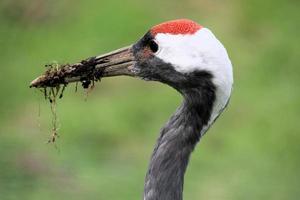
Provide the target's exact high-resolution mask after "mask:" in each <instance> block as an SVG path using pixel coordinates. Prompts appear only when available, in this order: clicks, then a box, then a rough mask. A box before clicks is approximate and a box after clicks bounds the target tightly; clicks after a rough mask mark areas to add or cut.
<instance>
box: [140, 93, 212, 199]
mask: <svg viewBox="0 0 300 200" xmlns="http://www.w3.org/2000/svg"><path fill="white" fill-rule="evenodd" d="M180 92H181V93H182V95H183V102H182V104H181V106H180V107H179V108H178V109H177V110H176V112H175V113H174V114H173V115H172V117H171V118H170V119H169V121H168V122H167V124H166V125H165V126H164V127H163V128H162V130H161V132H160V136H159V138H158V139H157V143H156V145H155V148H154V151H153V153H152V157H151V160H150V164H149V169H148V173H147V175H146V179H145V188H144V200H182V192H183V182H184V174H185V171H186V168H187V165H188V162H189V157H190V154H191V153H192V151H193V149H194V147H195V146H196V144H197V143H198V141H199V140H200V138H201V133H203V131H202V130H203V129H204V127H205V126H206V125H207V124H208V122H209V120H210V116H211V112H212V109H213V102H214V101H215V92H214V87H205V88H203V87H202V88H192V89H187V90H181V91H180ZM205 129H206V128H205Z"/></svg>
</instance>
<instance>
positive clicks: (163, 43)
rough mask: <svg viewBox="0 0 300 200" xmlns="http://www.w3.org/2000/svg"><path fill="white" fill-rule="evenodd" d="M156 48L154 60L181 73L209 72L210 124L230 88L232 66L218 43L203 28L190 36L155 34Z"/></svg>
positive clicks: (225, 102)
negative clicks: (213, 98) (212, 97)
mask: <svg viewBox="0 0 300 200" xmlns="http://www.w3.org/2000/svg"><path fill="white" fill-rule="evenodd" d="M155 40H156V41H157V43H158V45H159V51H158V52H157V53H156V56H157V57H158V58H160V59H162V60H163V61H164V62H166V63H170V64H172V66H173V67H174V69H175V70H176V71H178V72H181V73H191V72H193V71H202V70H205V71H208V72H210V73H211V74H212V75H213V83H214V84H215V86H216V89H217V91H216V101H215V103H214V107H213V112H212V116H211V119H210V122H209V124H210V123H212V122H213V121H214V119H215V118H216V117H217V116H218V115H219V114H220V112H221V111H222V110H223V109H224V107H225V106H226V104H227V102H228V100H229V97H230V94H231V88H232V84H233V75H232V65H231V62H230V60H229V58H228V55H227V51H226V49H225V48H224V46H223V45H222V44H221V42H220V41H219V40H218V39H217V38H216V37H215V36H214V34H213V33H212V32H211V31H210V30H209V29H207V28H202V29H200V30H199V31H197V32H196V33H195V34H192V35H171V34H163V33H160V34H157V35H156V37H155Z"/></svg>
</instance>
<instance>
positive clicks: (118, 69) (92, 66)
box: [30, 46, 136, 88]
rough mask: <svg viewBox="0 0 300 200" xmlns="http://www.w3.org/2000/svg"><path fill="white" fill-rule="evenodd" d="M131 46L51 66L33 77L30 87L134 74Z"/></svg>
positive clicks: (52, 85) (51, 85)
mask: <svg viewBox="0 0 300 200" xmlns="http://www.w3.org/2000/svg"><path fill="white" fill-rule="evenodd" d="M134 65H135V59H134V55H133V51H132V46H128V47H124V48H121V49H118V50H115V51H112V52H109V53H106V54H103V55H99V56H95V57H91V58H88V59H85V60H83V61H81V62H80V63H75V64H71V65H70V64H67V65H62V66H58V67H53V66H52V67H51V68H50V69H48V70H47V71H46V72H45V73H44V74H43V75H41V76H39V77H37V78H36V79H34V80H33V81H32V82H31V84H30V87H39V88H41V87H55V86H58V85H60V84H68V83H71V82H78V81H84V80H88V81H91V80H99V79H100V78H102V77H111V76H120V75H126V76H135V75H136V74H135V72H134V70H133V67H134Z"/></svg>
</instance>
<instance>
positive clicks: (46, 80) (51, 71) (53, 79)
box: [30, 58, 102, 143]
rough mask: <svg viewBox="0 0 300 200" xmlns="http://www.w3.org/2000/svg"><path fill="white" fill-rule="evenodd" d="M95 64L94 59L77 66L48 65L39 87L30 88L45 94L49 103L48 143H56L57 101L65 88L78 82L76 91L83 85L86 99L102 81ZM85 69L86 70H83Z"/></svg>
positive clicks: (40, 78)
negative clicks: (49, 129) (49, 135)
mask: <svg viewBox="0 0 300 200" xmlns="http://www.w3.org/2000/svg"><path fill="white" fill-rule="evenodd" d="M95 65H96V64H95V63H94V61H93V59H92V58H91V59H90V60H87V61H86V60H85V61H82V62H81V63H79V64H75V65H69V64H64V65H59V64H58V63H56V62H53V63H51V64H46V65H45V67H46V68H47V70H46V72H45V73H44V74H43V75H42V76H40V77H38V78H37V79H36V80H35V81H37V80H38V82H37V85H34V84H33V85H32V84H31V86H30V87H37V88H39V90H40V91H41V92H43V94H44V98H45V100H47V101H49V103H50V107H51V114H52V130H51V137H50V138H49V140H48V143H55V142H56V140H57V138H58V137H59V134H58V128H59V127H58V123H59V122H58V117H57V101H58V99H61V98H62V97H63V95H64V91H65V88H66V87H67V85H68V84H69V83H70V82H76V89H75V91H77V86H78V82H80V83H81V85H82V87H83V88H84V89H86V97H87V95H88V93H89V92H90V91H91V90H92V89H93V88H94V86H95V82H96V81H100V79H101V73H102V72H101V70H99V69H98V70H95ZM81 68H84V70H81ZM68 77H70V78H69V79H68Z"/></svg>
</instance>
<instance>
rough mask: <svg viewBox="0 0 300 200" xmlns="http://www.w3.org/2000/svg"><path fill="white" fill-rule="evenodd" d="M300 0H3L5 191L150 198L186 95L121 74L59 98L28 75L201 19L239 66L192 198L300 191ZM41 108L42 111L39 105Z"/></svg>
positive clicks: (193, 167)
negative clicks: (54, 116) (170, 127)
mask: <svg viewBox="0 0 300 200" xmlns="http://www.w3.org/2000/svg"><path fill="white" fill-rule="evenodd" d="M299 6H300V4H299V1H297V0H286V1H279V0H278V1H277V0H275V1H271V0H266V1H261V0H253V1H241V0H225V1H221V0H186V1H180V0H177V1H174V0H165V1H158V0H153V1H138V0H125V1H98V0H86V1H76V2H75V1H71V0H59V1H50V0H26V1H25V0H2V1H1V2H0V25H1V26H0V46H1V48H0V60H1V68H0V81H1V84H0V91H1V93H0V95H1V96H0V97H1V103H0V119H1V120H0V169H1V170H0V199H1V200H14V199H24V200H26V199H28V200H29V199H30V200H34V199H44V200H47V199H114V200H115V199H116V200H118V199H120V200H121V199H122V200H124V199H130V200H131V199H141V197H142V191H143V180H144V175H145V173H146V169H147V163H148V159H149V157H150V154H151V149H152V147H153V145H154V142H155V138H156V137H157V134H158V132H159V129H160V127H161V126H162V125H163V124H164V123H165V122H166V120H167V119H168V117H169V116H170V115H171V114H172V112H173V111H174V110H175V109H176V107H177V106H178V104H180V101H181V97H180V96H179V94H177V93H176V92H175V91H174V90H172V89H171V88H169V87H167V86H165V85H162V84H159V83H154V82H143V81H141V80H137V79H132V78H126V77H120V78H111V79H105V80H102V82H101V83H100V84H97V85H96V88H95V89H94V91H92V93H91V94H90V95H89V97H88V99H87V101H84V91H83V90H81V89H80V90H79V91H78V92H77V93H75V92H74V90H75V89H74V86H73V85H70V86H68V88H67V91H66V93H65V97H64V98H63V99H62V100H60V102H58V115H59V117H60V124H61V128H60V133H61V137H60V139H59V141H58V143H57V149H56V148H55V147H53V146H52V145H46V141H47V139H48V138H49V136H50V134H51V133H50V130H51V111H50V106H49V104H48V102H45V100H44V99H43V95H42V94H40V93H39V92H38V91H34V90H32V89H29V88H28V84H29V82H30V81H31V80H32V79H33V78H34V77H35V76H37V75H38V74H40V73H41V72H43V70H44V69H43V68H42V67H41V66H43V65H44V64H46V63H49V62H52V61H53V59H55V60H57V61H59V62H61V63H66V62H76V61H78V60H81V59H83V58H86V57H89V56H93V55H97V54H100V53H104V52H106V51H109V50H113V49H115V48H118V47H122V46H124V45H128V44H130V43H133V42H135V41H137V40H138V38H140V37H141V36H142V35H143V34H144V33H145V32H146V31H147V30H148V29H149V27H151V26H152V25H154V24H157V23H160V22H162V21H165V20H170V19H176V18H191V19H194V20H195V21H198V22H199V23H201V24H203V25H204V26H207V27H209V28H210V29H212V30H213V31H214V33H215V34H216V35H217V37H218V38H219V39H220V40H221V41H222V42H223V43H224V45H225V46H226V47H227V50H228V52H229V54H230V57H231V59H232V62H233V65H234V73H235V86H234V92H233V97H232V99H231V103H230V106H229V107H228V109H227V111H226V112H225V113H224V114H223V115H222V117H220V119H219V120H218V121H217V123H216V124H215V125H214V126H213V128H212V129H211V130H210V131H209V133H208V134H207V135H205V137H204V138H203V140H202V141H201V144H199V145H198V146H197V148H196V150H195V152H194V153H193V155H192V158H191V162H190V165H189V168H188V171H187V174H186V180H185V192H184V196H185V199H228V200H232V199H244V200H245V199H273V200H277V199H278V200H282V199H291V200H294V199H298V198H299V196H300V189H299V188H300V181H299V180H300V171H299V168H300V157H299V153H300V145H299V141H300V134H299V132H300V123H299V122H298V120H299V115H300V109H299V108H300V93H299V84H300V79H299V74H300V68H299V58H300V55H299V53H300V45H299V44H300V40H299V35H300V28H299V19H300V12H299ZM39 113H40V114H39Z"/></svg>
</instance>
